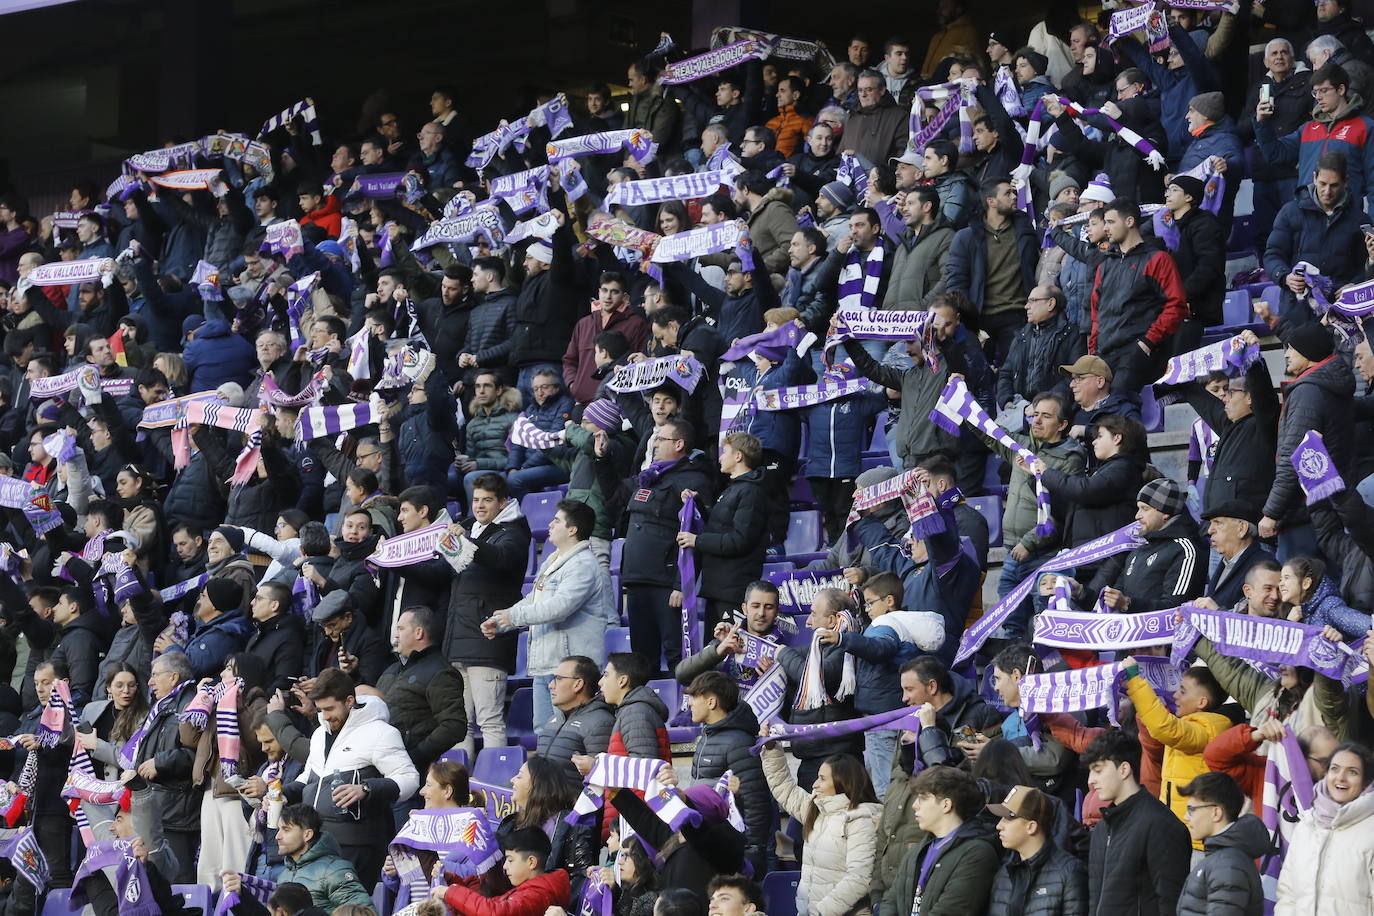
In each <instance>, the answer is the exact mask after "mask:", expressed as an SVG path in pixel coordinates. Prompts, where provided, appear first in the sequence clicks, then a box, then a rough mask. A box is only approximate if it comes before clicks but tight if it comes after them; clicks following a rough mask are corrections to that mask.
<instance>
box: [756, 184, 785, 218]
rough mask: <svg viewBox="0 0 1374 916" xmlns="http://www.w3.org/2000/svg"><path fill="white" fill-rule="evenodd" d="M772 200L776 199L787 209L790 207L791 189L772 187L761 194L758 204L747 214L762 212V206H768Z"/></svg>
mask: <svg viewBox="0 0 1374 916" xmlns="http://www.w3.org/2000/svg"><path fill="white" fill-rule="evenodd" d="M773 201H777V202H778V203H780V204H782V205H783V206H784V207H787V208H788V209H789V210H790V209H792V189H791V188H773V189H772V190H770V191H769V192H768V193H767V194H765V195H763V197H762V198H761V199H760V200H759V205H758V206H757V207H755V208H754V210H753V212H752V213H750V214H749V215H750V216H753V215H754V214H755V213H762V212H763V208H764V207H766V206H768V205H769V204H770V203H772V202H773Z"/></svg>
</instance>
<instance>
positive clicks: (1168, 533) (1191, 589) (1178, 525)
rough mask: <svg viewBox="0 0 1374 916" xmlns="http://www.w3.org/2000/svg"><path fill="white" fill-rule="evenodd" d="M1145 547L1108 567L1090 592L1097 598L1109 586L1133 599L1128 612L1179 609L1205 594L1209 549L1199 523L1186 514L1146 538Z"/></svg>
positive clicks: (1096, 579)
mask: <svg viewBox="0 0 1374 916" xmlns="http://www.w3.org/2000/svg"><path fill="white" fill-rule="evenodd" d="M1143 536H1144V538H1145V544H1144V546H1141V547H1137V548H1136V549H1135V550H1132V551H1131V552H1130V553H1128V554H1126V555H1125V556H1126V559H1125V562H1124V564H1122V565H1121V566H1120V567H1119V572H1118V567H1117V566H1116V565H1115V564H1113V563H1111V562H1107V563H1105V564H1104V565H1103V566H1102V567H1101V569H1100V570H1099V572H1098V574H1097V576H1096V577H1095V578H1094V580H1093V582H1092V584H1091V585H1089V586H1088V591H1089V592H1090V593H1091V594H1092V595H1093V596H1094V597H1096V595H1097V592H1098V591H1099V590H1100V589H1101V588H1103V587H1106V586H1112V587H1114V588H1117V589H1119V590H1120V591H1121V592H1122V593H1124V594H1125V595H1126V596H1127V597H1128V598H1129V599H1130V602H1131V603H1130V607H1129V609H1128V612H1131V613H1139V612H1141V611H1157V610H1161V609H1163V608H1170V607H1178V606H1179V605H1180V604H1183V603H1184V602H1185V601H1187V600H1189V599H1191V598H1196V597H1198V596H1199V595H1201V594H1202V592H1203V589H1204V588H1205V587H1206V585H1207V545H1206V543H1205V542H1204V541H1203V539H1202V535H1201V534H1200V533H1199V532H1198V528H1197V522H1195V521H1193V517H1192V516H1191V515H1189V514H1188V512H1186V511H1184V512H1181V513H1179V514H1178V515H1175V516H1173V517H1172V518H1170V519H1169V520H1168V521H1167V522H1165V523H1164V524H1163V525H1162V526H1161V527H1159V528H1158V529H1156V530H1154V531H1150V532H1147V533H1146V534H1145V535H1143Z"/></svg>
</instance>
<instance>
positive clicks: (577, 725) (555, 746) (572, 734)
mask: <svg viewBox="0 0 1374 916" xmlns="http://www.w3.org/2000/svg"><path fill="white" fill-rule="evenodd" d="M614 724H615V710H614V709H612V708H611V705H610V704H609V703H607V702H606V701H605V700H603V699H601V696H600V695H597V696H594V697H592V698H591V699H590V700H588V701H587V702H585V703H583V704H582V705H581V706H578V707H577V708H576V709H570V710H568V711H567V712H566V713H564V712H563V711H562V710H558V709H555V710H554V711H553V718H551V719H549V721H548V722H545V723H543V724H542V726H541V727H540V728H539V744H538V746H537V748H536V750H535V753H536V754H538V755H539V756H540V757H548V758H549V759H550V760H567V761H571V760H572V758H573V756H574V755H577V754H585V755H587V756H589V757H595V756H596V755H597V754H604V753H606V748H607V747H609V746H610V743H611V729H612V727H613V726H614Z"/></svg>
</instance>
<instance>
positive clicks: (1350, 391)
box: [1264, 354, 1355, 525]
mask: <svg viewBox="0 0 1374 916" xmlns="http://www.w3.org/2000/svg"><path fill="white" fill-rule="evenodd" d="M1354 398H1355V378H1354V376H1353V375H1352V374H1351V371H1350V364H1349V363H1347V362H1346V361H1345V357H1343V356H1341V355H1340V354H1335V355H1333V356H1328V357H1327V358H1326V359H1324V360H1322V361H1321V362H1319V363H1317V364H1316V365H1315V366H1313V367H1311V368H1310V369H1308V370H1307V371H1306V372H1304V373H1303V374H1302V375H1300V376H1298V377H1297V378H1296V379H1294V380H1293V381H1291V382H1289V383H1288V384H1287V385H1286V386H1285V388H1284V391H1283V410H1282V411H1281V412H1280V413H1279V438H1278V454H1277V456H1276V460H1275V467H1276V470H1275V472H1274V488H1273V489H1272V490H1270V491H1269V499H1268V500H1267V501H1266V502H1265V504H1264V514H1265V515H1266V516H1268V517H1269V518H1272V519H1275V520H1277V521H1279V522H1280V524H1281V525H1282V523H1283V522H1284V521H1285V520H1289V519H1292V518H1295V517H1296V515H1295V513H1296V512H1298V511H1300V510H1301V507H1302V504H1303V496H1302V489H1301V487H1300V486H1299V485H1298V472H1297V471H1295V470H1294V469H1293V464H1292V462H1291V461H1290V460H1289V459H1290V458H1291V457H1292V455H1293V450H1294V449H1296V448H1297V447H1298V443H1299V442H1301V441H1302V437H1303V436H1305V435H1306V434H1307V432H1308V430H1316V431H1317V432H1319V433H1321V434H1322V441H1323V442H1324V444H1325V445H1326V453H1327V454H1328V455H1330V456H1331V462H1332V463H1333V464H1334V465H1335V466H1336V470H1337V471H1338V472H1339V473H1340V474H1341V477H1342V478H1348V475H1349V473H1350V463H1351V459H1352V455H1353V452H1354V441H1353V439H1354V433H1353V430H1354V426H1353V423H1352V417H1353V413H1354V407H1353V403H1354Z"/></svg>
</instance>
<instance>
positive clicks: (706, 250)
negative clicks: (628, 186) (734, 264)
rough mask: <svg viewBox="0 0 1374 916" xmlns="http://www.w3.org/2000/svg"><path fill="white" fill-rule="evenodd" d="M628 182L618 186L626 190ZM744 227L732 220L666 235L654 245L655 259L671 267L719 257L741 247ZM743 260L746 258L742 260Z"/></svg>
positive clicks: (657, 262)
mask: <svg viewBox="0 0 1374 916" xmlns="http://www.w3.org/2000/svg"><path fill="white" fill-rule="evenodd" d="M624 184H625V183H624V182H622V183H621V184H619V185H616V187H624ZM744 237H745V236H744V235H743V225H742V223H741V221H739V220H729V221H728V222H724V223H716V224H715V225H714V226H698V227H696V228H695V229H691V230H688V231H687V232H677V233H674V234H673V235H665V236H664V237H663V238H662V240H660V241H659V243H658V244H657V245H656V246H654V254H653V258H652V259H651V260H653V262H654V263H656V264H668V263H670V262H673V261H690V260H691V259H692V258H699V257H702V256H703V255H708V254H715V253H716V252H718V251H729V250H730V249H732V248H735V249H737V248H739V244H740V239H741V238H744ZM740 260H741V261H742V260H743V258H741V259H740Z"/></svg>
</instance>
